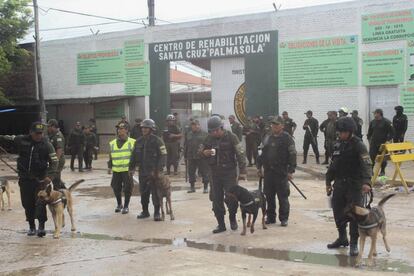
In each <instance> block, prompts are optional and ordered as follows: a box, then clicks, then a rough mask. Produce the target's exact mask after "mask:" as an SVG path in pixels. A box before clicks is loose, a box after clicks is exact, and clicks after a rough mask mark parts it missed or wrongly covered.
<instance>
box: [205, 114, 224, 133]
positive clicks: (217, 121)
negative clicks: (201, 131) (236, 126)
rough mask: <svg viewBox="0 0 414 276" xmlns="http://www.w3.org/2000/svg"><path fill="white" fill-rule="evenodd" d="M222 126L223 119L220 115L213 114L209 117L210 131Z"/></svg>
mask: <svg viewBox="0 0 414 276" xmlns="http://www.w3.org/2000/svg"><path fill="white" fill-rule="evenodd" d="M222 127H223V121H222V120H221V118H220V117H219V116H211V117H210V119H208V122H207V128H208V132H212V131H214V130H216V129H218V128H222Z"/></svg>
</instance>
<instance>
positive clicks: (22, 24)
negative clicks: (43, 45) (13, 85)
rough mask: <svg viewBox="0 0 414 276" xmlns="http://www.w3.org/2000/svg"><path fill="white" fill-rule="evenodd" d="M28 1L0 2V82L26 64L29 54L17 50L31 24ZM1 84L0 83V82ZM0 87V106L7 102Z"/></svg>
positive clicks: (1, 0)
mask: <svg viewBox="0 0 414 276" xmlns="http://www.w3.org/2000/svg"><path fill="white" fill-rule="evenodd" d="M29 2H30V1H28V0H0V81H1V79H4V78H6V77H7V75H8V74H10V73H11V72H12V71H14V70H16V69H17V68H19V67H21V66H24V65H25V64H27V60H28V57H29V53H28V52H27V51H26V50H24V49H22V48H19V45H18V41H19V40H21V39H22V38H24V36H25V35H26V34H27V31H28V29H29V28H30V26H31V25H32V23H33V20H32V12H31V10H30V8H29V7H28V4H29ZM0 83H1V82H0ZM1 90H2V89H1V87H0V104H2V103H3V102H4V101H6V102H7V99H6V98H5V96H4V94H3V93H2V91H1Z"/></svg>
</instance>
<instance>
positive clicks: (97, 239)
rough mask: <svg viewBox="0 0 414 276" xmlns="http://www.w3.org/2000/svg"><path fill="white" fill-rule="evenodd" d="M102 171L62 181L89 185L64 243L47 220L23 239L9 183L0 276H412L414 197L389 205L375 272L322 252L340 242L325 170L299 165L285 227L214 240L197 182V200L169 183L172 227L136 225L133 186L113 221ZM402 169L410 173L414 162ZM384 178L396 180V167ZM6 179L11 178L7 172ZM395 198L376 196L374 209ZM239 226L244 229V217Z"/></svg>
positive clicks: (100, 166) (0, 236)
mask: <svg viewBox="0 0 414 276" xmlns="http://www.w3.org/2000/svg"><path fill="white" fill-rule="evenodd" d="M105 165H106V160H104V157H103V156H102V157H101V159H100V160H98V161H95V163H94V166H95V168H96V169H95V170H93V171H92V172H85V173H78V172H71V171H70V170H68V169H65V170H64V173H63V179H64V180H65V182H67V183H71V182H73V181H75V180H77V179H79V178H83V179H85V180H86V181H85V182H84V183H82V184H81V185H80V187H79V188H78V189H77V190H76V191H75V192H74V207H75V217H76V223H77V231H76V232H74V233H71V232H70V225H69V221H67V225H66V227H65V228H64V230H63V234H62V237H61V239H60V240H54V239H53V237H52V234H51V231H50V230H51V229H52V228H53V221H52V219H51V217H50V215H49V221H48V222H47V225H46V227H47V229H48V230H49V231H48V234H47V236H46V237H45V238H37V237H27V236H26V234H25V231H26V229H27V225H26V222H25V221H24V211H23V208H22V207H21V203H20V194H19V188H18V185H17V182H16V180H11V186H12V190H13V193H12V205H13V206H12V210H11V211H1V212H0V246H1V247H0V248H1V250H0V274H1V275H64V274H69V273H74V274H77V275H123V274H128V275H155V274H157V275H224V274H227V275H253V274H255V275H262V274H263V275H266V274H268V275H332V274H340V275H360V274H364V275H365V274H366V275H378V274H383V275H393V274H396V275H400V274H414V235H413V231H414V218H413V215H412V214H413V207H414V204H413V200H414V198H413V194H409V195H407V194H405V193H403V192H399V193H398V196H397V197H394V198H393V199H391V200H390V201H389V202H387V204H386V206H385V212H386V216H387V222H388V233H389V234H388V240H389V243H390V246H391V252H390V253H387V252H386V251H385V247H384V244H383V242H382V240H381V239H379V242H378V253H379V256H378V258H377V260H376V264H375V266H373V267H370V268H369V267H367V266H363V267H361V268H354V262H355V260H354V259H353V258H350V257H348V256H347V250H346V249H340V250H328V249H327V248H326V244H327V243H328V242H330V241H332V240H334V239H335V238H336V230H335V226H334V222H333V217H332V211H331V210H330V209H329V208H328V203H327V197H326V196H325V193H324V190H325V188H324V185H325V184H324V181H323V180H322V179H320V178H318V175H320V174H321V173H323V172H324V170H325V169H324V167H322V166H317V165H315V164H309V165H306V167H303V168H304V169H306V171H307V172H304V171H303V168H302V170H298V171H297V173H296V175H295V182H296V183H297V184H298V186H299V187H300V188H301V189H302V191H303V192H304V193H305V194H306V195H307V197H308V199H307V200H304V199H303V198H302V197H301V196H300V195H299V194H298V193H297V192H296V191H295V190H294V188H293V187H291V197H290V202H291V215H290V219H289V226H288V227H287V228H283V227H281V226H280V224H276V225H272V226H270V227H269V228H268V229H267V230H263V229H261V227H260V224H257V225H256V232H255V233H254V234H250V233H248V234H247V235H246V236H244V237H242V236H240V230H238V231H231V230H227V232H225V233H222V234H218V235H213V234H212V233H211V230H212V229H213V228H214V227H215V226H216V221H215V219H214V216H213V213H212V211H211V202H210V201H209V199H208V195H206V194H203V193H202V191H201V188H200V187H201V185H200V184H199V186H198V189H197V192H196V193H194V194H187V192H186V191H187V186H188V184H186V183H185V180H184V178H183V177H182V175H181V176H176V177H172V180H173V186H174V192H173V210H174V212H175V218H176V219H175V220H174V221H170V220H169V217H168V216H167V219H166V221H164V222H154V221H153V220H152V219H145V220H137V219H136V215H137V213H138V212H139V211H140V210H141V208H140V204H139V195H138V187H137V186H135V192H134V196H133V198H132V200H131V205H130V213H129V214H127V215H121V214H115V213H114V207H115V199H114V198H113V194H112V190H111V188H110V186H109V183H110V178H111V176H110V175H108V174H107V173H106V170H105ZM406 170H407V171H409V172H411V171H414V170H413V168H412V165H410V166H408V167H406ZM309 172H313V173H312V174H309ZM388 174H390V175H392V171H391V169H389V170H388ZM411 174H412V173H411ZM253 175H254V173H253V171H251V176H252V177H251V179H250V180H249V181H245V182H241V185H243V186H245V187H247V188H249V189H254V188H255V187H257V183H256V181H255V180H254V177H253ZM0 176H9V178H11V179H15V177H13V173H12V172H11V171H10V170H9V169H8V168H6V167H5V166H3V165H1V166H0ZM392 191H393V189H391V188H389V189H381V190H379V189H378V190H377V193H376V194H377V197H376V198H375V202H377V201H378V200H379V198H380V197H381V196H382V195H383V194H386V193H390V192H392ZM238 219H239V226H240V224H241V222H240V213H239V214H238ZM259 220H260V217H259ZM228 228H229V227H228ZM368 249H369V247H368ZM368 249H366V251H367V252H368ZM367 252H366V253H365V256H366V255H367Z"/></svg>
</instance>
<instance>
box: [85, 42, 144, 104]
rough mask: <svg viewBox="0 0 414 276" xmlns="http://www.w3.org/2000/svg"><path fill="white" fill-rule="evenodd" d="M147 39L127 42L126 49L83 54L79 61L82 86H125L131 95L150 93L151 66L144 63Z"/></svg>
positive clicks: (125, 90) (125, 89) (126, 91)
mask: <svg viewBox="0 0 414 276" xmlns="http://www.w3.org/2000/svg"><path fill="white" fill-rule="evenodd" d="M144 53H145V44H144V41H143V40H132V41H126V42H125V43H124V48H123V49H113V50H107V51H99V52H88V53H80V54H78V56H77V58H78V60H77V66H78V71H77V76H78V85H95V84H108V83H123V84H124V93H125V94H126V95H131V96H147V95H149V94H150V78H149V63H148V62H147V61H145V60H144Z"/></svg>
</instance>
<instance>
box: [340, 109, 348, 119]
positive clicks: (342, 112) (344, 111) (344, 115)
mask: <svg viewBox="0 0 414 276" xmlns="http://www.w3.org/2000/svg"><path fill="white" fill-rule="evenodd" d="M348 113H349V111H348V108H346V107H341V108H340V109H339V110H338V114H339V118H342V117H347V116H348Z"/></svg>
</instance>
